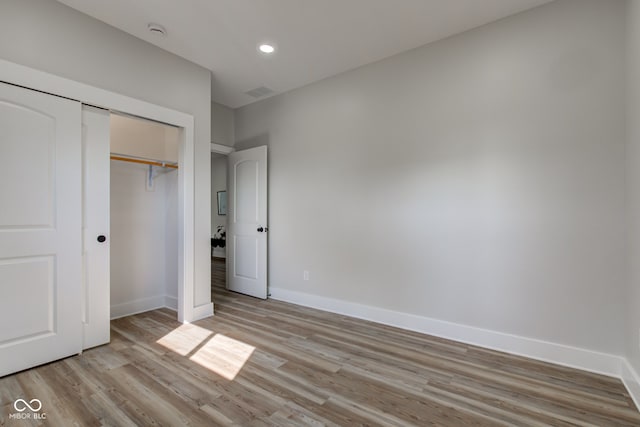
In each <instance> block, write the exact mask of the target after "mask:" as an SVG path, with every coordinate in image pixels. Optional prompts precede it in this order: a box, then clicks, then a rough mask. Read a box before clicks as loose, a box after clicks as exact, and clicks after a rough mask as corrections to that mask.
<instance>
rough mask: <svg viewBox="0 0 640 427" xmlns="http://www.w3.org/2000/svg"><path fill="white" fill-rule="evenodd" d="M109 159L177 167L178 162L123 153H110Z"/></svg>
mask: <svg viewBox="0 0 640 427" xmlns="http://www.w3.org/2000/svg"><path fill="white" fill-rule="evenodd" d="M111 160H119V161H122V162H132V163H141V164H143V165H150V166H159V167H162V168H172V169H178V164H177V163H174V162H163V161H161V160H155V159H146V158H144V157H134V156H127V155H124V154H117V153H111Z"/></svg>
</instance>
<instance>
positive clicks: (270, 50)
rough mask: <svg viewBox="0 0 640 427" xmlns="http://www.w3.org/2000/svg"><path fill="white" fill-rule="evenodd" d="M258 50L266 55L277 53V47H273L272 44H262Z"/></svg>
mask: <svg viewBox="0 0 640 427" xmlns="http://www.w3.org/2000/svg"><path fill="white" fill-rule="evenodd" d="M258 50H259V51H260V52H262V53H264V54H267V55H269V54H271V53H273V52H275V51H276V47H275V46H274V45H272V44H269V43H261V44H260V45H259V46H258Z"/></svg>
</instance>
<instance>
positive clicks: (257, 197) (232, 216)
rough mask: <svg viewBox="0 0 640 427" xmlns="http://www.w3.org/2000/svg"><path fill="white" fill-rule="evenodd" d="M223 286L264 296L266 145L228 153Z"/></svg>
mask: <svg viewBox="0 0 640 427" xmlns="http://www.w3.org/2000/svg"><path fill="white" fill-rule="evenodd" d="M227 170H228V175H229V176H228V184H227V192H228V197H227V199H228V201H227V215H228V217H227V226H228V228H229V229H228V232H227V246H228V248H227V288H228V289H229V290H231V291H235V292H240V293H243V294H247V295H251V296H254V297H257V298H262V299H265V298H267V231H268V227H267V147H266V146H263V147H256V148H251V149H249V150H243V151H236V152H234V153H231V154H229V167H228V169H227Z"/></svg>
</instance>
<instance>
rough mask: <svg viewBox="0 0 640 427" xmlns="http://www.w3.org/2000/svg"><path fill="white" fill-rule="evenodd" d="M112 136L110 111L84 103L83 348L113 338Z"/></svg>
mask: <svg viewBox="0 0 640 427" xmlns="http://www.w3.org/2000/svg"><path fill="white" fill-rule="evenodd" d="M109 139H110V113H109V110H103V109H100V108H95V107H89V106H87V105H83V106H82V153H83V182H84V186H83V189H82V190H83V195H82V200H83V201H82V205H83V209H82V234H83V272H84V276H83V286H82V288H83V298H84V304H83V313H82V323H83V326H84V340H83V345H82V347H83V349H87V348H91V347H95V346H98V345H102V344H106V343H108V342H109V338H110V334H109V332H110V330H109V326H110V319H111V304H110V302H109V301H110V295H109V294H110V292H109V285H110V283H109V282H110V268H109V267H110V266H109V262H110V256H109V248H110V242H111V236H110V235H109V228H110V227H109V211H110V203H109V187H110V186H109V175H110V169H111V167H110V161H109V152H110V150H109Z"/></svg>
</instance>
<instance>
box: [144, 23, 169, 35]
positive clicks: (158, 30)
mask: <svg viewBox="0 0 640 427" xmlns="http://www.w3.org/2000/svg"><path fill="white" fill-rule="evenodd" d="M147 30H149V32H150V33H151V34H155V35H156V36H162V37H166V36H167V30H165V28H164V27H163V26H162V25H160V24H154V23H150V24H149V25H147Z"/></svg>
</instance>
